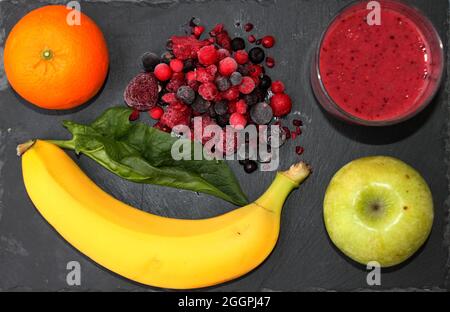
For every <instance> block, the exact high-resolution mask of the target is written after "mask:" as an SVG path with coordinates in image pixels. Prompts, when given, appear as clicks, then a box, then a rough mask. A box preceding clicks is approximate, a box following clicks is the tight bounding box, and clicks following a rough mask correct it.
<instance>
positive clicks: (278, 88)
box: [271, 80, 285, 93]
mask: <svg viewBox="0 0 450 312" xmlns="http://www.w3.org/2000/svg"><path fill="white" fill-rule="evenodd" d="M271 89H272V92H273V93H283V92H284V90H285V86H284V83H282V82H281V81H279V80H277V81H274V82H272V87H271Z"/></svg>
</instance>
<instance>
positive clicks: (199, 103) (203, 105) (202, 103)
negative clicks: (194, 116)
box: [192, 96, 211, 114]
mask: <svg viewBox="0 0 450 312" xmlns="http://www.w3.org/2000/svg"><path fill="white" fill-rule="evenodd" d="M210 107H211V102H209V101H206V100H205V99H203V98H202V97H201V96H197V97H196V98H195V100H194V103H193V104H192V109H193V110H194V111H195V112H197V113H200V114H204V113H207V112H208V111H209V108H210Z"/></svg>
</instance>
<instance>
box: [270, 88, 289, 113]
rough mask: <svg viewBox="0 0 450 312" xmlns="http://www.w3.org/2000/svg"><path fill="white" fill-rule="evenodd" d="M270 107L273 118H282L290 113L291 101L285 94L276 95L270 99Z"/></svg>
mask: <svg viewBox="0 0 450 312" xmlns="http://www.w3.org/2000/svg"><path fill="white" fill-rule="evenodd" d="M270 106H271V107H272V110H273V115H274V116H275V117H282V116H284V115H287V114H289V113H290V112H291V110H292V100H291V98H290V97H289V96H288V95H287V94H285V93H277V94H275V95H274V96H272V98H271V99H270Z"/></svg>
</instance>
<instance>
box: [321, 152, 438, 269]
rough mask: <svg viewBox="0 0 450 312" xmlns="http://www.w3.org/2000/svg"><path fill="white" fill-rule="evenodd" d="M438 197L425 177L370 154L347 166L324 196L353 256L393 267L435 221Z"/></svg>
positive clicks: (328, 220)
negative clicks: (435, 202) (433, 194)
mask: <svg viewBox="0 0 450 312" xmlns="http://www.w3.org/2000/svg"><path fill="white" fill-rule="evenodd" d="M433 217H434V213H433V198H432V195H431V192H430V188H429V187H428V185H427V183H426V182H425V180H424V179H423V178H422V176H421V175H420V174H419V173H418V172H417V171H416V170H414V169H413V168H412V167H410V166H409V165H407V164H405V163H404V162H402V161H400V160H398V159H395V158H391V157H382V156H380V157H367V158H361V159H358V160H355V161H353V162H351V163H349V164H348V165H346V166H345V167H343V168H342V169H341V170H339V172H337V173H336V175H335V176H334V177H333V179H332V180H331V182H330V185H329V186H328V189H327V192H326V194H325V200H324V218H325V226H326V229H327V231H328V234H329V235H330V238H331V240H332V241H333V243H334V244H335V245H336V246H337V247H338V248H339V249H340V250H341V251H342V252H343V253H344V254H346V255H347V256H348V257H350V258H351V259H353V260H355V261H357V262H359V263H361V264H364V265H367V264H368V263H369V262H371V261H377V262H378V263H379V264H380V265H381V266H382V267H391V266H394V265H397V264H400V263H402V262H403V261H405V260H406V259H408V258H409V257H411V256H412V255H413V254H414V253H415V252H416V251H417V250H418V249H419V248H420V247H421V246H422V245H423V244H424V243H425V241H426V240H427V238H428V236H429V235H430V232H431V228H432V225H433Z"/></svg>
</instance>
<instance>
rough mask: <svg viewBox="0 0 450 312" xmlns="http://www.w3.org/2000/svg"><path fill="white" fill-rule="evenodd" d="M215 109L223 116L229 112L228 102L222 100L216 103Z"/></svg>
mask: <svg viewBox="0 0 450 312" xmlns="http://www.w3.org/2000/svg"><path fill="white" fill-rule="evenodd" d="M214 110H215V112H216V113H217V115H219V116H223V115H225V114H226V113H227V112H228V104H227V102H226V101H220V102H217V103H216V104H214Z"/></svg>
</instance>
